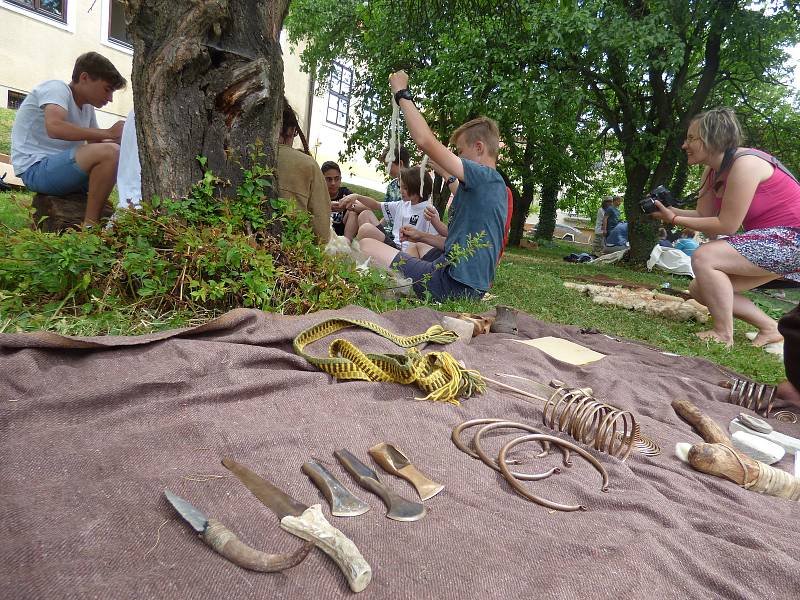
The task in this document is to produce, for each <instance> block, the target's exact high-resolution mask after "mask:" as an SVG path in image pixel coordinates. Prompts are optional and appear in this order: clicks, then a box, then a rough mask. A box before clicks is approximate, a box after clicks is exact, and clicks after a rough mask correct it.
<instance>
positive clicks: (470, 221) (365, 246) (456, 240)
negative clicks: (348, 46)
mask: <svg viewBox="0 0 800 600" xmlns="http://www.w3.org/2000/svg"><path fill="white" fill-rule="evenodd" d="M389 83H390V84H391V87H392V93H393V94H394V97H395V101H396V102H398V104H399V105H400V109H401V110H402V111H403V115H404V116H405V120H406V126H407V127H408V130H409V132H410V134H411V137H412V138H413V140H414V141H415V142H416V144H417V146H418V147H419V148H420V150H422V151H423V152H424V153H425V154H427V155H428V156H429V157H430V159H431V160H433V161H434V162H436V163H437V164H438V165H439V166H441V167H442V168H443V169H444V170H445V171H447V172H448V173H452V174H453V175H454V176H455V177H456V179H458V181H459V186H458V191H457V192H456V195H455V197H454V198H453V204H452V206H451V207H450V220H449V223H448V232H447V238H446V239H445V241H444V255H442V256H441V257H439V258H438V259H436V260H434V261H425V260H421V259H419V258H414V257H413V256H410V255H408V254H405V253H403V252H398V251H397V250H395V249H394V248H391V247H389V246H386V245H385V244H383V243H381V242H379V241H378V240H373V239H364V240H362V242H361V250H362V251H363V252H364V253H366V254H368V255H370V256H372V257H373V258H374V260H375V261H377V262H378V263H379V264H382V265H384V266H386V267H391V268H394V269H397V270H398V271H400V272H401V273H403V275H405V276H406V277H410V278H411V279H412V280H413V281H414V292H415V293H416V294H417V295H418V296H420V297H423V295H424V293H425V291H426V290H427V291H428V292H430V293H431V295H432V296H433V297H434V298H435V299H436V300H444V299H446V298H459V297H461V298H463V297H468V298H475V299H479V298H481V297H482V296H483V294H484V293H486V291H487V290H488V289H489V287H490V286H491V285H492V281H493V280H494V274H495V267H496V265H497V260H498V258H499V256H500V251H501V249H502V246H503V234H504V229H505V223H506V217H507V216H508V199H507V192H506V184H505V182H504V181H503V178H502V177H500V174H499V173H498V172H497V170H496V168H495V167H496V163H497V155H498V152H499V146H500V134H499V132H498V129H497V124H496V123H495V122H494V121H492V120H491V119H489V118H487V117H478V118H477V119H473V120H471V121H467V122H466V123H464V124H463V125H461V127H459V128H458V129H456V130H455V131H454V132H453V135H452V136H451V138H450V143H451V144H453V145H454V146H455V147H456V148H457V151H458V156H456V155H455V154H453V153H452V152H450V150H448V149H447V147H446V146H445V145H444V144H442V143H441V142H440V141H439V140H437V139H436V136H434V135H433V132H432V131H431V130H430V128H429V127H428V124H427V123H426V122H425V119H424V118H423V117H422V115H421V114H420V112H419V110H417V107H416V106H415V105H414V101H413V98H412V96H411V94H410V93H409V91H408V75H407V74H406V73H405V72H404V71H398V72H397V73H393V74H392V75H391V77H389ZM481 234H483V239H482V247H480V248H477V249H475V250H474V254H472V256H469V257H464V258H461V259H460V260H458V261H457V262H456V264H450V263H449V262H448V261H447V257H448V256H449V255H450V253H451V251H452V250H453V248H454V246H456V245H457V246H458V247H459V248H461V249H462V250H464V249H466V248H467V240H468V238H469V237H470V236H472V237H473V238H474V237H477V236H479V235H481ZM426 278H427V279H428V280H427V282H426V281H425V279H426Z"/></svg>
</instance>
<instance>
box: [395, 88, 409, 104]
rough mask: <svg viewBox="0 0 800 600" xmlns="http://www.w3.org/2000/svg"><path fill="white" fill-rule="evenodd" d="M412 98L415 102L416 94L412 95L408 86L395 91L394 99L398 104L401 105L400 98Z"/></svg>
mask: <svg viewBox="0 0 800 600" xmlns="http://www.w3.org/2000/svg"><path fill="white" fill-rule="evenodd" d="M404 98H405V99H406V100H411V102H414V96H412V95H411V92H409V91H408V88H405V89H402V90H397V91H396V92H395V93H394V101H395V102H397V105H398V106H400V100H402V99H404Z"/></svg>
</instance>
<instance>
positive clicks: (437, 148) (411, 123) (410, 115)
mask: <svg viewBox="0 0 800 600" xmlns="http://www.w3.org/2000/svg"><path fill="white" fill-rule="evenodd" d="M389 84H390V85H391V87H392V95H394V94H396V93H397V92H399V91H400V90H406V89H408V75H407V74H406V72H405V71H397V72H396V73H392V74H391V75H390V76H389ZM400 110H402V111H403V116H405V119H406V127H408V131H409V133H410V134H411V138H412V139H413V140H414V142H416V144H417V146H418V147H419V148H420V149H421V150H422V151H423V152H424V153H425V154H427V155H428V156H429V157H430V159H431V160H433V161H434V162H437V163H438V164H439V165H441V167H442V168H443V169H444V170H446V171H447V172H448V173H452V174H453V175H455V176H456V177H457V178H458V180H459V181H464V165H463V163H462V162H461V159H460V158H458V156H456V155H455V154H453V153H452V152H450V150H448V149H447V146H445V145H444V144H442V143H441V142H440V141H439V140H437V139H436V136H435V135H434V134H433V132H432V131H431V128H430V127H428V124H427V123H426V122H425V118H424V117H423V116H422V114H421V113H420V112H419V110H418V109H417V107H416V105H415V104H414V102H412V101H411V100H408V99H403V98H400Z"/></svg>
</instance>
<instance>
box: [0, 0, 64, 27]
mask: <svg viewBox="0 0 800 600" xmlns="http://www.w3.org/2000/svg"><path fill="white" fill-rule="evenodd" d="M8 1H9V2H10V3H11V4H16V5H17V6H21V7H23V8H27V9H28V10H30V11H32V12H35V13H37V14H40V15H43V16H45V17H49V18H51V19H55V20H56V21H61V22H62V23H66V22H67V0H8Z"/></svg>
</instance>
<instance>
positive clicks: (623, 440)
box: [484, 373, 661, 460]
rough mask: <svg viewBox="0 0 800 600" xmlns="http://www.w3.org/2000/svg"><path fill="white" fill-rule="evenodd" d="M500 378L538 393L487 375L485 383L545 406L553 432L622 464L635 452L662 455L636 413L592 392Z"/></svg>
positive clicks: (544, 416) (545, 419)
mask: <svg viewBox="0 0 800 600" xmlns="http://www.w3.org/2000/svg"><path fill="white" fill-rule="evenodd" d="M498 375H501V376H503V377H513V378H515V379H523V380H525V381H528V382H529V384H530V387H532V388H533V389H534V390H535V392H536V393H532V392H530V391H526V390H522V389H519V388H516V387H513V386H510V385H508V384H506V383H503V382H502V381H496V380H494V379H489V378H488V377H486V376H485V375H484V380H486V381H488V382H489V383H492V384H494V385H497V386H499V387H501V388H504V389H507V390H510V391H512V392H516V393H517V394H520V395H522V396H524V397H528V398H534V399H536V400H538V401H539V402H542V403H544V409H543V411H542V422H543V423H544V424H545V425H546V426H547V427H549V428H550V429H554V430H556V431H563V432H565V433H567V434H568V435H570V436H571V437H572V438H574V439H575V440H577V441H579V442H581V443H583V444H587V445H589V446H591V447H593V448H594V449H595V450H598V451H599V452H605V453H606V454H610V455H611V456H617V457H619V458H620V459H621V460H625V459H627V458H628V456H629V455H630V453H631V450H633V449H634V448H635V449H636V451H637V452H639V453H640V454H644V455H645V456H658V455H659V454H661V448H660V447H659V445H658V444H657V443H656V442H655V441H654V440H652V439H651V438H649V437H647V436H645V435H643V434H642V433H641V431H640V429H639V425H638V423H636V417H635V416H634V415H633V413H631V412H630V411H627V410H623V409H621V408H618V407H616V406H613V405H611V404H606V403H605V402H601V401H599V400H597V399H596V398H595V397H594V396H592V389H591V388H574V389H571V388H568V387H566V385H564V383H562V382H560V381H557V380H555V379H554V380H552V381H551V382H550V385H549V386H546V385H544V384H541V383H539V382H537V381H534V380H532V379H528V378H527V377H520V376H518V375H510V374H507V373H498Z"/></svg>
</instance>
